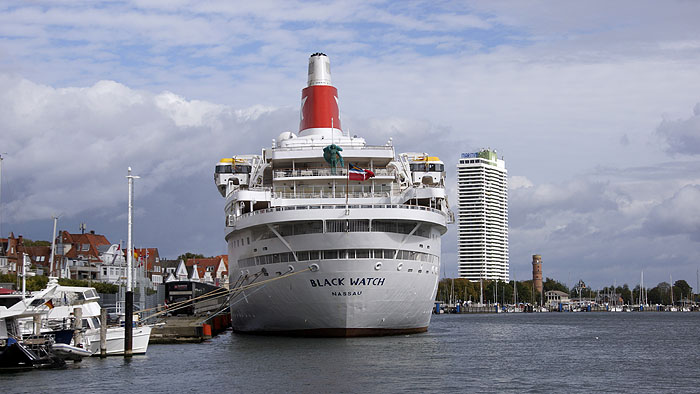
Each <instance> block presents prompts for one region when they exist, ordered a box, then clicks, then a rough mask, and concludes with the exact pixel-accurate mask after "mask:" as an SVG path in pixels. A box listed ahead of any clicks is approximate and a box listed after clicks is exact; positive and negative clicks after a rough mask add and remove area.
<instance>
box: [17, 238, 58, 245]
mask: <svg viewBox="0 0 700 394" xmlns="http://www.w3.org/2000/svg"><path fill="white" fill-rule="evenodd" d="M22 244H23V245H24V246H26V247H29V246H51V242H49V241H32V240H31V239H27V238H24V239H22Z"/></svg>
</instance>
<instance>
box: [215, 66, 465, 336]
mask: <svg viewBox="0 0 700 394" xmlns="http://www.w3.org/2000/svg"><path fill="white" fill-rule="evenodd" d="M214 181H215V183H216V186H217V188H218V190H219V192H220V193H221V195H222V196H223V197H224V198H225V200H226V203H225V208H224V210H225V214H226V220H225V226H226V227H225V235H226V236H225V238H226V242H227V244H228V254H229V264H230V265H229V278H230V283H229V286H230V288H231V290H232V296H231V299H230V307H231V318H232V326H233V329H234V330H235V331H237V332H246V333H259V334H279V335H303V336H341V337H345V336H370V335H394V334H406V333H418V332H424V331H426V330H427V329H428V325H429V324H430V317H431V311H432V308H433V306H434V299H435V294H436V291H437V285H438V278H439V273H440V263H441V262H440V239H441V237H442V235H444V234H445V232H446V231H447V224H448V223H451V222H453V221H454V217H453V215H452V213H451V211H450V209H449V207H448V204H447V198H446V193H445V168H444V163H443V162H442V161H440V159H439V158H437V157H435V156H431V155H429V154H428V153H424V152H416V153H401V154H396V152H395V151H394V146H393V143H392V140H391V139H390V140H389V141H388V142H385V143H383V144H380V145H370V144H368V143H367V142H366V141H365V139H364V138H360V137H357V136H355V135H353V136H351V135H349V133H346V132H344V131H343V129H342V128H341V120H340V112H339V107H338V91H337V89H336V88H335V87H333V85H332V84H331V72H330V61H329V59H328V57H327V56H326V55H325V54H322V53H315V54H313V55H311V57H310V58H309V71H308V84H307V86H306V87H305V88H304V89H303V90H302V94H301V120H300V126H299V131H298V132H297V133H293V132H289V131H285V132H283V133H281V134H279V136H278V137H277V138H275V139H273V140H272V145H271V147H268V148H263V149H262V152H261V154H242V155H233V156H231V157H228V158H224V159H222V160H221V161H219V163H218V164H217V165H216V170H215V174H214Z"/></svg>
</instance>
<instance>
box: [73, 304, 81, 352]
mask: <svg viewBox="0 0 700 394" xmlns="http://www.w3.org/2000/svg"><path fill="white" fill-rule="evenodd" d="M82 328H83V308H81V307H77V308H74V309H73V344H74V346H80V344H81V343H82V342H83V340H82V339H83V334H82Z"/></svg>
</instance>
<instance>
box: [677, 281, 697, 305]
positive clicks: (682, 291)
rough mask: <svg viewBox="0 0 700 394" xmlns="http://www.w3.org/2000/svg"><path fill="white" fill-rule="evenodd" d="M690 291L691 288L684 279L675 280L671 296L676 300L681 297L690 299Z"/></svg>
mask: <svg viewBox="0 0 700 394" xmlns="http://www.w3.org/2000/svg"><path fill="white" fill-rule="evenodd" d="M692 291H693V288H692V287H690V285H689V284H688V282H686V281H684V280H683V279H681V280H677V281H676V282H675V283H673V298H675V299H676V300H679V299H681V297H685V298H688V299H690V295H691V293H692Z"/></svg>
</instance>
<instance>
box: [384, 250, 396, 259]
mask: <svg viewBox="0 0 700 394" xmlns="http://www.w3.org/2000/svg"><path fill="white" fill-rule="evenodd" d="M395 254H396V251H395V250H394V249H384V257H383V258H385V259H393V258H394V255H395Z"/></svg>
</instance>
